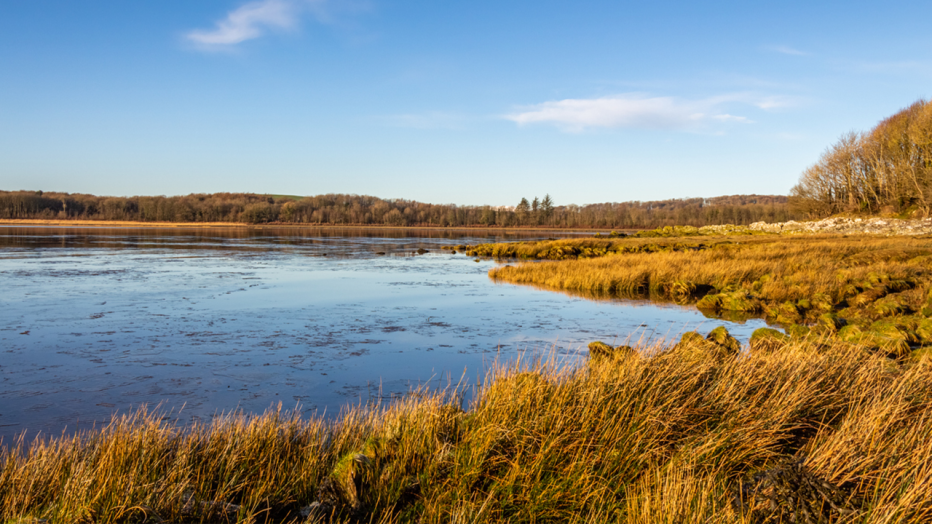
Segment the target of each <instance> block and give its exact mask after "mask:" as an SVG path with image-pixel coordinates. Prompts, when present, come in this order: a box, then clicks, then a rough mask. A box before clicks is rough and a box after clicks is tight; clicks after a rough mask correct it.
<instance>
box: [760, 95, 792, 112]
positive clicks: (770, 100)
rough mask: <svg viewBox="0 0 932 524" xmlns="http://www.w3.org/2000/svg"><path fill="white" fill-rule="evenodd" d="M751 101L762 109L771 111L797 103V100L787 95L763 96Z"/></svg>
mask: <svg viewBox="0 0 932 524" xmlns="http://www.w3.org/2000/svg"><path fill="white" fill-rule="evenodd" d="M751 103H752V104H753V105H755V106H757V107H759V108H761V109H763V110H764V111H773V110H774V109H784V108H787V107H793V106H796V105H799V100H797V99H795V98H793V97H788V96H765V97H763V98H759V99H757V100H756V101H753V102H751Z"/></svg>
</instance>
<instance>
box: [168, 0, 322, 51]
mask: <svg viewBox="0 0 932 524" xmlns="http://www.w3.org/2000/svg"><path fill="white" fill-rule="evenodd" d="M325 3H326V1H325V0H259V1H256V2H250V3H248V4H243V5H241V6H240V7H238V8H236V9H234V10H232V11H230V12H229V13H227V15H226V17H224V18H223V19H222V20H220V21H218V22H217V23H216V24H215V26H214V27H213V28H212V29H196V30H194V31H190V32H188V33H187V34H186V35H185V38H187V40H189V41H190V42H192V43H194V44H195V45H197V46H199V47H201V48H206V49H223V48H231V47H232V46H235V45H236V44H240V43H242V42H245V41H247V40H253V39H256V38H259V37H261V36H263V35H265V34H266V33H268V32H269V31H283V30H290V29H294V28H295V27H296V26H297V25H298V22H299V21H300V18H301V15H302V14H303V13H304V12H305V11H307V12H310V13H311V14H312V15H313V16H314V17H316V18H317V19H318V20H319V21H322V22H325V21H328V19H329V17H330V14H329V12H328V10H327V8H326V5H325Z"/></svg>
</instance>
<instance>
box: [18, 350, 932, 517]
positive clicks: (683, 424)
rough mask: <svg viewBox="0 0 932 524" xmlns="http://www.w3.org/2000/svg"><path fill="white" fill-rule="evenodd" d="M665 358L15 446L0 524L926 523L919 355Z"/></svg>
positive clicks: (688, 354)
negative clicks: (456, 398)
mask: <svg viewBox="0 0 932 524" xmlns="http://www.w3.org/2000/svg"><path fill="white" fill-rule="evenodd" d="M721 335H723V334H722V333H718V334H716V335H715V336H713V337H709V338H713V339H715V338H719V339H721V340H725V341H726V343H727V338H725V337H722V336H721ZM691 338H695V340H691V342H690V344H706V345H709V344H716V345H717V343H714V342H713V341H710V340H708V339H707V338H704V337H702V336H697V337H691ZM668 349H669V348H660V347H639V348H636V351H632V352H630V353H629V354H628V357H627V358H598V359H594V360H592V361H591V362H589V365H587V366H579V367H556V366H555V365H552V364H546V363H539V362H538V363H533V364H531V365H527V364H522V363H515V364H513V365H510V366H509V367H505V368H496V369H495V370H493V371H492V372H491V374H490V375H489V376H488V377H487V379H486V380H485V381H484V384H483V385H482V386H481V387H480V388H479V390H478V391H477V394H476V397H475V400H474V401H473V402H472V403H471V405H470V406H469V408H468V410H466V411H463V410H461V409H459V408H458V407H456V406H455V405H451V404H449V403H447V402H446V401H445V400H444V399H445V398H449V397H445V396H444V395H442V394H428V393H426V392H421V393H420V394H418V395H412V396H411V397H409V398H407V399H405V400H403V401H400V402H399V403H397V404H393V405H391V406H388V407H386V408H384V409H378V408H371V409H365V408H356V409H352V410H349V411H347V412H345V413H344V414H343V415H342V416H341V417H339V418H337V419H335V420H329V421H328V420H323V419H318V418H312V419H303V418H301V417H300V416H298V415H297V414H296V413H289V412H283V411H280V410H273V411H270V412H268V413H266V414H264V415H261V416H245V415H230V416H226V417H221V418H219V419H216V420H215V421H214V422H212V423H210V424H206V425H205V424H195V425H193V426H189V427H182V426H178V425H176V424H174V423H171V422H166V421H164V419H163V417H162V416H161V414H155V413H147V412H145V411H141V412H137V413H135V414H132V415H128V416H124V417H122V418H117V419H115V420H114V421H113V422H112V423H111V424H110V425H109V426H107V427H105V428H103V429H99V430H95V431H89V432H83V433H80V434H78V435H75V436H74V437H67V436H63V437H57V438H50V439H44V440H39V441H35V442H33V443H31V444H27V443H24V442H22V441H20V442H17V443H15V445H14V446H13V448H12V449H6V450H4V451H3V452H2V454H0V522H5V523H12V522H42V521H45V522H49V523H50V524H54V523H75V522H78V523H80V522H87V523H141V522H164V523H179V524H180V523H187V522H204V523H212V522H218V523H219V522H243V523H247V522H250V523H252V522H273V523H285V522H291V523H298V522H382V523H390V522H398V523H407V522H410V523H446V522H492V523H506V522H507V523H524V522H527V523H530V522H543V521H546V522H567V523H583V522H630V523H645V524H646V523H655V522H711V523H726V522H727V523H731V522H739V523H740V522H745V523H753V522H781V521H782V522H790V521H791V520H790V518H791V517H794V516H795V518H796V522H839V523H840V522H860V523H885V522H928V521H929V519H932V361H930V360H929V359H928V357H924V358H922V359H917V360H903V361H899V362H896V361H891V360H889V359H887V358H886V357H884V356H883V355H880V354H877V353H874V352H870V351H865V350H864V349H861V348H858V347H855V346H852V345H849V344H846V343H843V342H840V341H837V340H835V341H833V340H830V339H826V340H824V341H822V342H821V343H818V344H816V343H813V342H811V341H792V342H788V343H786V344H785V345H784V347H783V348H782V349H781V350H780V351H766V352H751V353H743V354H740V355H734V354H733V353H731V354H729V353H727V352H723V353H721V354H720V355H719V357H717V358H706V357H705V356H704V355H703V353H702V352H699V351H693V350H683V351H680V350H673V351H670V350H668ZM807 519H808V520H807Z"/></svg>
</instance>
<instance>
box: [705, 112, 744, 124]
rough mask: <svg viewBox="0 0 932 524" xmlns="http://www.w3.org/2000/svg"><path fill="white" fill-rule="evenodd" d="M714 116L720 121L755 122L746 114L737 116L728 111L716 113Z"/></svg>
mask: <svg viewBox="0 0 932 524" xmlns="http://www.w3.org/2000/svg"><path fill="white" fill-rule="evenodd" d="M712 118H714V119H715V120H718V121H720V122H739V123H742V124H753V123H754V121H753V120H751V119H749V118H748V117H746V116H735V115H729V114H728V113H725V114H723V115H715V116H713V117H712Z"/></svg>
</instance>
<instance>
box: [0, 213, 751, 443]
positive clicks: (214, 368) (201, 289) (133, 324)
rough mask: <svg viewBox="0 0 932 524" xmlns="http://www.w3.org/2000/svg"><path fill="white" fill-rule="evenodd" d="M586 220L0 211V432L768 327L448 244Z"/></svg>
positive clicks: (328, 392) (358, 395) (209, 407)
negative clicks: (11, 216) (298, 221)
mask: <svg viewBox="0 0 932 524" xmlns="http://www.w3.org/2000/svg"><path fill="white" fill-rule="evenodd" d="M581 234H583V233H568V232H518V233H515V232H504V231H484V230H480V231H435V230H386V229H371V230H367V229H311V228H308V229H271V228H266V229H247V228H229V229H219V228H216V229H214V228H211V229H177V228H164V229H160V228H99V227H88V228H60V227H0V289H2V293H0V438H2V440H3V442H4V443H7V444H9V443H10V442H11V439H13V438H14V437H15V436H16V435H19V434H21V433H22V432H24V431H25V432H27V438H32V437H34V436H35V435H37V434H38V435H57V434H62V432H65V433H71V432H73V431H75V430H81V429H87V428H90V427H93V426H95V425H96V426H98V427H99V426H100V425H102V424H106V423H107V422H108V421H109V420H110V417H111V416H112V415H113V414H114V413H126V412H128V411H131V410H133V409H135V408H138V407H140V406H142V405H148V406H149V407H154V406H159V407H160V408H159V409H161V410H163V411H164V412H165V413H166V416H169V417H172V418H174V419H178V420H179V422H182V423H189V422H191V421H194V420H202V421H208V420H209V419H210V418H211V417H213V416H216V415H217V414H220V413H223V412H230V411H231V410H235V409H240V410H243V411H244V412H247V413H250V412H256V413H257V412H262V411H265V410H266V409H268V408H269V407H271V406H275V405H277V404H278V403H279V402H281V404H282V405H283V406H284V408H287V409H295V408H296V409H299V410H301V411H303V412H306V413H308V414H314V413H316V414H318V415H325V416H332V415H335V414H337V413H339V411H340V410H341V409H342V408H344V407H346V406H349V405H354V404H359V403H363V404H368V403H374V402H379V401H382V402H386V401H390V400H391V398H393V397H396V396H398V395H404V394H408V393H409V392H410V391H412V390H415V389H417V388H419V387H428V388H430V387H434V388H437V387H447V386H448V385H449V384H454V385H455V384H457V383H461V382H462V384H464V385H467V386H468V385H470V384H476V383H477V381H479V380H482V379H483V378H484V376H485V374H486V372H487V371H488V369H489V368H490V366H492V365H493V364H494V363H495V362H502V363H507V362H512V361H514V360H515V359H517V358H522V359H533V358H537V357H542V358H552V359H555V360H556V361H558V362H567V363H570V364H572V363H574V362H578V361H579V360H580V359H581V358H584V357H585V355H586V353H587V349H586V344H587V343H589V342H591V341H593V340H603V341H605V342H608V343H615V344H621V343H622V342H624V341H626V340H628V339H633V340H638V339H642V340H648V339H653V340H656V339H661V338H667V339H669V338H672V337H675V336H678V335H679V334H681V333H682V332H684V331H686V330H690V329H696V328H698V329H700V330H711V329H712V328H714V327H716V326H718V325H725V326H727V327H728V329H729V330H730V331H731V332H732V334H734V335H735V336H736V338H738V339H739V340H740V341H742V342H746V341H747V339H748V337H749V336H750V333H751V332H752V331H753V330H754V329H756V328H757V327H761V326H763V325H765V324H764V322H763V321H762V320H759V319H750V320H746V321H745V322H743V323H736V322H729V321H724V320H718V319H708V318H705V317H704V316H703V315H702V314H701V313H700V312H699V311H698V310H696V309H695V307H692V306H685V307H684V306H677V305H672V304H656V303H651V302H648V301H636V300H620V299H608V300H592V299H588V298H584V297H577V296H571V295H567V294H563V293H555V292H552V291H546V290H540V289H535V288H533V287H524V286H515V285H510V284H500V283H496V282H493V281H492V280H491V279H489V277H488V275H487V272H488V270H489V269H490V268H492V267H494V266H495V265H496V264H498V263H502V262H500V261H494V260H479V261H476V260H475V259H474V258H472V257H468V256H466V255H464V254H455V255H452V254H450V251H449V250H441V249H440V248H441V247H442V246H451V245H456V244H464V243H472V244H475V243H479V242H494V241H514V240H535V239H543V238H553V237H567V236H578V235H581ZM418 249H421V250H426V253H422V254H419V255H418V254H415V253H416V252H417V250H418ZM379 253H384V254H379Z"/></svg>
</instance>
